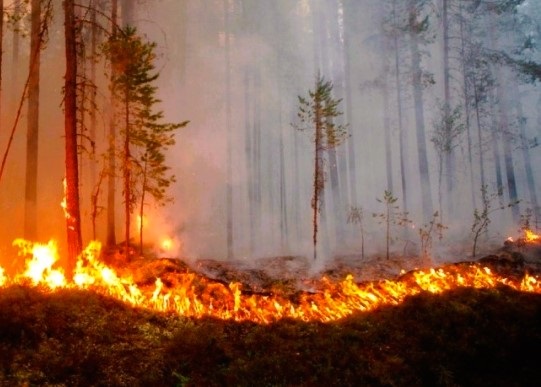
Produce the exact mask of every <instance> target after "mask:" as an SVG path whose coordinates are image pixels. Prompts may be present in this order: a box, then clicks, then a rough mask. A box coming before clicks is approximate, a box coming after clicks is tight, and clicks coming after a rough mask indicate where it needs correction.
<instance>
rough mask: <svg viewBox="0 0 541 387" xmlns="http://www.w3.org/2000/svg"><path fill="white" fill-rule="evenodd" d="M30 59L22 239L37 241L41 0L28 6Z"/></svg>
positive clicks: (34, 1)
mask: <svg viewBox="0 0 541 387" xmlns="http://www.w3.org/2000/svg"><path fill="white" fill-rule="evenodd" d="M31 6H32V9H31V26H30V58H31V60H30V61H29V63H30V65H29V70H28V71H29V74H30V76H29V81H28V117H27V120H28V126H27V133H26V178H25V194H24V197H25V213H24V236H25V238H26V239H36V237H37V224H36V223H37V184H38V134H39V76H40V57H41V39H42V36H41V35H42V33H41V0H32V2H31Z"/></svg>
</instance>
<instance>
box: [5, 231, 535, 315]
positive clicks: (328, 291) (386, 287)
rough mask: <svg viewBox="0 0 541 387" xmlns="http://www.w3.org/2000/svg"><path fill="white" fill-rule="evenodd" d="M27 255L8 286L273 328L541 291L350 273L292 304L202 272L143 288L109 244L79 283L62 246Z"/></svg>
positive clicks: (492, 279)
mask: <svg viewBox="0 0 541 387" xmlns="http://www.w3.org/2000/svg"><path fill="white" fill-rule="evenodd" d="M14 244H15V245H16V246H18V247H19V248H20V254H21V255H25V256H28V259H27V260H26V270H25V271H24V272H23V273H22V274H21V275H19V276H16V277H14V279H10V278H9V277H7V276H6V275H5V274H4V271H3V269H2V268H1V267H0V287H4V286H8V285H10V284H14V283H24V284H31V285H33V286H37V285H41V286H42V288H43V289H49V290H50V291H54V290H55V289H57V288H77V289H88V290H92V291H95V292H98V293H101V294H105V295H108V296H111V297H114V298H116V299H119V300H121V301H123V302H126V303H128V304H130V305H133V306H136V307H143V308H150V309H152V310H156V311H161V312H172V313H176V314H179V315H183V316H192V317H203V316H213V317H217V318H222V319H233V320H236V321H244V320H250V321H254V322H258V323H270V322H272V321H276V320H278V319H281V318H294V319H299V320H303V321H314V320H315V321H323V322H325V321H333V320H337V319H340V318H343V317H346V316H349V315H351V314H352V313H354V312H355V311H370V310H373V309H375V308H378V307H380V306H382V305H396V304H399V303H401V302H402V301H403V300H404V299H405V298H406V297H408V296H411V295H416V294H419V293H421V292H431V293H434V294H438V293H442V292H444V291H446V290H450V289H454V288H457V287H474V288H493V287H496V286H499V285H506V286H510V287H512V288H513V289H516V290H520V291H524V292H535V293H541V281H540V279H539V278H538V277H534V276H531V275H526V276H525V277H524V278H523V279H522V280H521V281H520V282H517V281H513V280H510V279H507V278H504V277H501V276H499V275H498V274H495V273H492V272H491V270H490V269H488V268H486V267H481V266H479V265H476V264H469V265H454V266H448V267H446V268H440V269H430V270H424V271H423V270H419V271H415V272H412V273H409V274H406V275H403V276H402V277H401V278H399V279H396V280H384V281H375V282H368V283H363V284H357V283H355V282H354V280H353V276H351V275H348V276H347V277H346V278H345V279H344V280H343V281H341V282H338V283H336V282H332V281H330V280H328V279H326V278H323V280H322V283H323V288H322V290H321V291H320V292H318V293H306V292H305V293H301V294H300V296H299V297H298V299H297V300H295V301H292V300H290V299H289V298H287V297H286V296H283V295H280V294H272V295H260V294H250V295H247V294H243V292H242V289H241V284H239V283H236V282H232V283H230V284H229V286H226V285H224V284H221V283H216V282H212V281H210V280H208V279H206V278H204V277H201V276H198V275H196V274H195V273H191V272H187V273H183V274H178V278H177V277H175V278H176V279H175V283H174V284H170V283H171V281H168V284H169V286H166V285H165V283H164V282H163V281H162V279H160V278H156V280H155V283H154V286H153V287H152V286H150V287H144V286H139V285H138V284H137V283H136V282H135V281H134V280H133V278H131V277H129V276H128V277H125V276H120V275H119V274H118V273H117V272H116V271H115V270H114V269H113V268H111V267H108V266H107V265H105V264H104V263H103V262H101V261H100V260H99V256H100V249H101V246H100V244H99V242H92V243H90V244H89V246H88V247H87V248H86V249H85V251H84V252H83V253H82V254H81V256H80V257H79V259H78V261H77V264H76V268H75V272H74V275H73V281H72V282H67V281H66V279H65V277H64V274H63V272H62V271H61V270H60V269H54V265H55V263H56V262H57V260H58V253H57V248H56V243H54V242H53V241H51V242H49V243H48V244H39V243H31V242H28V241H24V240H22V239H18V240H16V241H15V242H14Z"/></svg>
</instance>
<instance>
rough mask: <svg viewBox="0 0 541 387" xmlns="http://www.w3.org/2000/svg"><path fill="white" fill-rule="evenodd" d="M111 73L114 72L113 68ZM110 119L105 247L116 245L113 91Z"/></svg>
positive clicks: (114, 7)
mask: <svg viewBox="0 0 541 387" xmlns="http://www.w3.org/2000/svg"><path fill="white" fill-rule="evenodd" d="M117 15H118V0H112V10H111V34H112V35H113V37H114V36H115V35H116V33H117V28H118V24H117V23H118V21H117ZM111 71H115V70H114V67H113V69H112V70H111ZM110 100H111V104H110V108H109V109H110V117H109V136H108V137H109V150H108V152H107V153H108V155H107V161H108V170H109V173H108V176H107V246H109V247H112V246H115V245H116V221H115V219H116V216H115V206H116V203H115V202H116V200H115V199H116V176H115V174H116V129H115V125H116V124H115V105H116V98H115V96H114V93H113V91H111V95H110Z"/></svg>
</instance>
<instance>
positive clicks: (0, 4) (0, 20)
mask: <svg viewBox="0 0 541 387" xmlns="http://www.w3.org/2000/svg"><path fill="white" fill-rule="evenodd" d="M0 16H1V17H0V133H2V121H1V119H2V63H3V61H4V0H0Z"/></svg>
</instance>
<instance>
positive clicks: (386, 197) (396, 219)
mask: <svg viewBox="0 0 541 387" xmlns="http://www.w3.org/2000/svg"><path fill="white" fill-rule="evenodd" d="M376 200H377V201H378V202H379V203H382V204H383V205H384V206H385V210H384V211H383V212H380V213H373V214H372V217H373V218H376V219H377V221H378V223H379V224H384V225H385V242H386V258H387V259H389V247H390V244H391V242H393V240H394V237H393V236H392V235H391V226H400V227H407V226H408V225H410V224H411V223H412V222H411V220H410V219H409V218H408V215H409V213H408V212H407V211H400V206H399V205H397V204H396V202H397V201H398V198H397V197H394V196H393V193H392V192H391V191H388V190H385V192H384V193H383V198H382V199H378V198H376Z"/></svg>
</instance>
